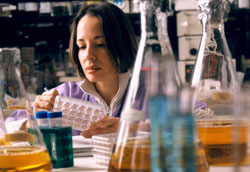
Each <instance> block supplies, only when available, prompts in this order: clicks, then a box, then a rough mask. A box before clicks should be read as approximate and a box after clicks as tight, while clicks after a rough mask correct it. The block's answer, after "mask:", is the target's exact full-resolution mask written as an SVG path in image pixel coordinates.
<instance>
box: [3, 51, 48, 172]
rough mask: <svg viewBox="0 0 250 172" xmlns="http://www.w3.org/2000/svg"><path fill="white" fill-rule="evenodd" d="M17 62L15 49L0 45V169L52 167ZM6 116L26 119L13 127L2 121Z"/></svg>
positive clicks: (15, 169)
mask: <svg viewBox="0 0 250 172" xmlns="http://www.w3.org/2000/svg"><path fill="white" fill-rule="evenodd" d="M20 63H21V59H20V50H19V49H17V48H2V49H0V66H1V67H0V103H1V104H0V171H34V172H36V171H37V172H38V171H39V172H41V171H44V172H45V171H52V165H51V160H50V157H49V154H48V152H47V149H46V146H45V144H44V142H43V139H42V135H41V132H40V130H39V127H38V124H37V121H36V119H35V117H34V116H33V114H32V110H31V106H30V103H29V100H28V97H27V94H26V92H25V88H24V85H23V83H22V80H21V76H20V71H19V66H20ZM9 116H12V117H19V118H22V117H23V118H24V119H25V118H26V119H27V120H26V121H25V120H20V122H21V121H25V122H23V123H22V124H21V123H15V124H16V125H15V126H14V127H13V125H10V124H11V123H7V122H6V123H5V121H4V120H5V119H6V118H7V117H9ZM12 124H13V123H12Z"/></svg>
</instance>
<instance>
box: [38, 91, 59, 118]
mask: <svg viewBox="0 0 250 172" xmlns="http://www.w3.org/2000/svg"><path fill="white" fill-rule="evenodd" d="M57 95H59V93H58V91H57V90H56V89H52V90H49V91H45V92H43V94H42V95H39V96H36V99H35V101H34V103H33V112H34V114H36V112H38V111H52V110H53V106H54V101H55V97H56V96H57Z"/></svg>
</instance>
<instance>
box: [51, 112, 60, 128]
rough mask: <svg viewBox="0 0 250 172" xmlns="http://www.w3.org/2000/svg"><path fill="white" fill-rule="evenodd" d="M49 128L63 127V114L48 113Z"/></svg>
mask: <svg viewBox="0 0 250 172" xmlns="http://www.w3.org/2000/svg"><path fill="white" fill-rule="evenodd" d="M48 119H49V126H50V127H61V126H62V112H61V111H60V112H48Z"/></svg>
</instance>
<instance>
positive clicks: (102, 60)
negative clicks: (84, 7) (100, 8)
mask: <svg viewBox="0 0 250 172" xmlns="http://www.w3.org/2000/svg"><path fill="white" fill-rule="evenodd" d="M76 44H77V46H78V48H79V52H78V58H79V61H80V63H81V66H82V69H83V71H84V74H85V76H86V77H87V79H88V80H90V81H91V82H99V81H112V80H113V79H114V78H115V77H117V76H118V73H119V72H118V69H117V68H116V67H115V65H114V62H113V60H112V59H113V58H112V56H111V54H110V53H109V51H108V49H107V46H106V43H105V39H104V35H103V31H102V25H101V21H100V19H99V18H98V17H96V16H90V15H88V14H87V15H85V16H84V17H82V18H81V19H80V21H79V23H78V26H77V35H76Z"/></svg>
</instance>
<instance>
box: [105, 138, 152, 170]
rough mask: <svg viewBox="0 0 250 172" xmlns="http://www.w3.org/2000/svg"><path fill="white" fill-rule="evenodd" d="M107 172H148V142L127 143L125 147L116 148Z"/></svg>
mask: <svg viewBox="0 0 250 172" xmlns="http://www.w3.org/2000/svg"><path fill="white" fill-rule="evenodd" d="M108 171H109V172H125V171H126V172H129V171H131V172H149V171H150V144H149V140H140V141H136V142H135V141H128V142H127V144H126V146H120V147H118V148H116V150H115V152H114V153H113V154H112V155H111V160H110V163H109V169H108Z"/></svg>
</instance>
